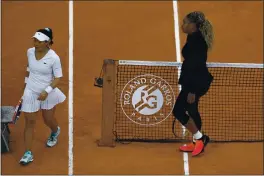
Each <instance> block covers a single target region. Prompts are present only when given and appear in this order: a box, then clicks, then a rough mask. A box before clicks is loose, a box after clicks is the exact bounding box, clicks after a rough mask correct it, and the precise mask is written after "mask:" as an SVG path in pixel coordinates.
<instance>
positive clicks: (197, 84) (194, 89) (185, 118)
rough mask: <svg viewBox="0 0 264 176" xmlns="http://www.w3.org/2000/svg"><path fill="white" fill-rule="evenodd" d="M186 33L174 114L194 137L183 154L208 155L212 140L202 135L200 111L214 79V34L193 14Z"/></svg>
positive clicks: (184, 28) (186, 22) (199, 15)
mask: <svg viewBox="0 0 264 176" xmlns="http://www.w3.org/2000/svg"><path fill="white" fill-rule="evenodd" d="M182 31H183V32H184V33H186V34H187V41H186V44H185V45H184V47H183V48H182V56H183V57H184V61H183V63H182V69H181V76H180V79H179V84H180V85H181V86H182V89H181V92H180V94H179V96H178V98H177V101H176V103H175V106H174V110H173V114H174V116H175V117H176V119H177V120H178V121H179V122H180V123H181V124H182V125H184V126H185V127H186V128H187V129H188V130H189V131H190V132H191V133H192V134H193V142H191V143H190V144H187V145H183V146H181V147H180V150H181V151H184V152H192V156H197V155H199V154H200V153H202V152H203V151H204V148H205V146H206V144H207V143H208V142H209V137H208V136H207V135H204V134H202V132H201V127H202V120H201V116H200V114H199V110H198V102H199V99H200V98H201V97H202V96H203V95H205V94H206V93H207V91H208V90H209V87H210V85H211V82H212V81H213V76H212V75H211V74H210V72H209V71H208V68H207V66H206V61H207V52H208V49H211V48H212V43H213V30H212V25H211V23H210V22H209V21H208V20H207V19H206V18H205V16H204V14H203V13H202V12H197V11H195V12H191V13H189V14H188V15H187V16H186V17H185V18H184V20H183V25H182Z"/></svg>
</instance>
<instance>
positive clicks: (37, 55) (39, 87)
mask: <svg viewBox="0 0 264 176" xmlns="http://www.w3.org/2000/svg"><path fill="white" fill-rule="evenodd" d="M32 38H33V43H34V47H33V48H29V49H28V51H27V58H28V67H27V71H28V73H29V75H28V77H26V78H25V89H24V94H23V97H22V99H23V102H22V108H21V111H22V112H24V117H25V130H24V138H25V139H24V141H25V153H24V156H23V157H22V158H21V160H20V163H21V164H23V165H26V164H28V163H30V162H32V161H33V152H32V142H33V134H34V127H35V123H36V118H37V113H38V112H39V111H40V110H41V111H42V116H43V119H44V122H45V124H46V125H47V126H48V127H49V128H50V129H51V134H50V136H49V137H48V139H47V142H46V145H47V146H48V147H53V146H55V145H56V144H57V141H58V136H59V134H60V127H59V125H58V122H57V120H56V119H55V117H54V113H55V108H56V105H57V104H59V103H62V102H63V101H65V99H66V96H65V95H64V94H63V93H62V92H61V91H60V89H58V88H57V85H58V83H59V81H60V79H61V77H62V76H63V74H62V67H61V61H60V57H59V56H58V55H57V54H56V52H55V51H54V50H52V49H51V48H50V46H51V45H52V44H53V34H52V29H50V28H45V29H40V30H38V31H37V32H36V33H35V35H34V36H33V37H32Z"/></svg>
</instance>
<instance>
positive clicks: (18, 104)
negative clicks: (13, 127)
mask: <svg viewBox="0 0 264 176" xmlns="http://www.w3.org/2000/svg"><path fill="white" fill-rule="evenodd" d="M22 101H23V99H22V98H21V99H20V100H19V101H18V103H17V105H16V107H15V112H14V115H13V120H12V123H13V124H16V122H17V120H18V119H19V117H20V114H21V107H22Z"/></svg>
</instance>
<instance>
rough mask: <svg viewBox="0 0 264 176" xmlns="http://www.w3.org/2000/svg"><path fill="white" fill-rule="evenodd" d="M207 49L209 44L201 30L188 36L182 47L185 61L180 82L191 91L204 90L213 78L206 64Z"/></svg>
mask: <svg viewBox="0 0 264 176" xmlns="http://www.w3.org/2000/svg"><path fill="white" fill-rule="evenodd" d="M207 51H208V47H207V44H206V42H205V40H204V38H203V36H202V34H201V32H200V31H197V32H194V33H192V34H189V35H188V36H187V41H186V44H185V45H184V47H183V49H182V56H183V57H184V61H183V63H182V68H181V76H180V79H179V84H181V85H182V86H183V87H184V88H185V90H188V91H189V92H191V93H197V92H199V91H201V90H203V89H204V88H206V87H207V86H208V85H209V83H210V82H211V81H212V79H213V77H212V75H211V74H210V73H209V71H208V68H207V66H206V61H207Z"/></svg>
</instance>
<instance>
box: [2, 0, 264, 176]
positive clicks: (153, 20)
mask: <svg viewBox="0 0 264 176" xmlns="http://www.w3.org/2000/svg"><path fill="white" fill-rule="evenodd" d="M1 6H2V9H1V10H2V38H1V42H2V53H1V54H2V56H1V65H2V70H1V74H2V77H1V79H2V84H1V87H2V92H1V94H2V97H1V101H2V105H7V106H14V105H15V104H16V103H17V101H18V99H19V98H20V97H21V94H22V93H23V89H22V87H23V84H24V83H23V81H24V73H25V69H26V64H27V57H26V51H27V49H28V48H29V47H32V40H31V36H32V35H33V34H34V32H35V31H36V30H37V29H39V28H44V27H50V28H52V29H53V31H54V45H53V49H54V50H55V51H56V52H57V53H58V55H59V56H60V58H61V62H62V65H63V73H64V77H63V80H62V82H61V84H60V85H59V88H60V89H61V90H62V91H63V92H64V93H65V94H66V95H68V90H69V81H68V78H69V77H68V73H69V71H68V70H69V3H68V2H65V1H58V2H51V1H49V2H44V1H39V2H23V1H2V3H1ZM73 10H74V15H73V16H74V20H73V38H74V43H73V44H74V46H73V48H74V50H73V52H74V55H73V63H74V64H73V130H74V132H73V145H74V147H73V174H102V175H106V174H162V175H165V174H173V175H183V174H186V168H185V166H184V161H183V153H180V152H178V147H179V146H180V145H181V143H130V144H128V145H123V144H119V143H117V144H116V147H114V148H110V147H98V146H97V143H96V140H98V139H100V133H101V117H102V89H99V88H96V87H94V86H93V84H94V78H95V77H97V76H99V73H100V69H101V66H102V63H103V60H104V59H109V58H111V59H116V60H119V59H120V60H144V61H171V62H174V61H176V49H175V48H176V46H175V45H176V44H175V37H174V36H175V34H174V32H175V30H174V16H173V14H174V12H173V3H172V2H169V1H167V2H158V1H153V2H150V1H149V2H147V1H145V2H137V1H135V2H105V1H104V2H103V1H102V2H88V1H78V2H74V9H73ZM178 10H179V22H180V24H181V22H182V19H183V18H184V16H185V15H186V14H187V13H188V12H190V11H194V10H200V11H203V12H204V13H205V14H206V16H207V17H208V19H210V21H211V22H212V23H213V26H214V32H215V46H214V49H213V51H212V52H210V54H209V58H208V62H223V63H263V60H262V59H263V50H262V49H263V21H262V20H263V19H262V17H263V2H260V1H259V2H258V1H233V2H231V1H230V2H228V1H224V2H219V1H215V2H213V1H212V2H209V1H204V2H203V1H199V2H191V1H188V2H183V1H180V2H178ZM185 39H186V38H185V35H184V34H183V33H181V32H180V43H181V48H182V46H183V44H184V42H185ZM40 115H41V114H39V117H38V119H37V127H36V133H35V139H34V147H33V152H34V155H35V156H34V157H35V159H34V162H33V163H31V164H30V165H28V166H26V167H23V166H20V165H19V163H18V162H19V160H20V158H21V156H22V155H23V152H24V145H23V130H24V118H23V115H22V117H21V119H20V120H19V121H18V123H17V124H16V125H15V126H11V127H10V128H11V140H12V141H11V143H10V147H11V152H9V153H6V154H2V173H1V174H3V175H7V174H11V175H17V174H19V175H25V174H34V175H36V174H38V175H44V174H56V175H57V174H63V175H67V174H68V168H69V167H68V150H69V149H68V146H69V145H68V143H69V141H68V139H69V138H68V135H69V134H68V129H69V126H68V121H69V120H68V117H69V115H68V101H66V102H65V103H63V104H61V105H59V106H58V107H57V112H56V118H57V119H58V121H59V124H60V126H61V129H62V132H61V135H60V138H59V144H58V145H57V146H56V147H54V148H52V149H49V148H46V147H45V145H44V144H45V140H46V138H47V137H48V135H49V132H50V131H49V129H48V128H47V127H45V125H44V123H43V120H42V117H41V116H40ZM244 150H245V151H244ZM188 159H189V161H188V166H189V169H188V170H189V174H191V175H193V174H210V175H211V174H217V175H224V174H230V175H231V174H243V175H245V174H248V175H253V174H258V175H260V174H263V164H264V163H263V143H262V142H258V143H211V144H209V145H208V147H207V148H206V153H205V154H204V155H203V156H201V157H197V158H192V157H191V155H189V157H188Z"/></svg>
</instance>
